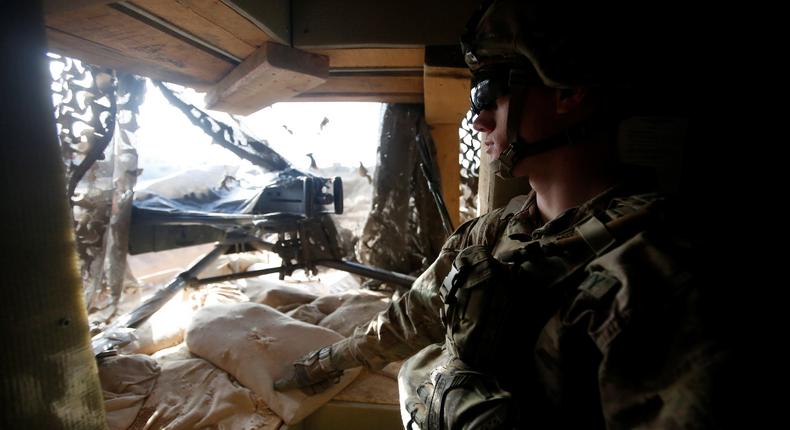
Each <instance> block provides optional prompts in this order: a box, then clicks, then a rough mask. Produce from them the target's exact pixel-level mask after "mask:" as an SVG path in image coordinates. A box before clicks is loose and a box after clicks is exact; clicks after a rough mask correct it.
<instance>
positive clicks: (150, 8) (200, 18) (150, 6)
mask: <svg viewBox="0 0 790 430" xmlns="http://www.w3.org/2000/svg"><path fill="white" fill-rule="evenodd" d="M131 3H132V4H134V5H135V6H137V7H139V8H141V9H144V10H145V11H147V12H149V13H151V14H153V15H156V16H157V17H159V18H161V19H163V20H164V21H167V22H168V23H170V24H172V25H174V26H176V27H178V28H180V29H182V30H184V31H186V32H187V33H189V34H192V35H194V36H195V37H197V38H199V39H201V40H203V41H205V42H207V43H209V44H211V45H213V46H216V47H217V48H220V49H222V50H224V51H227V52H229V53H231V54H233V55H235V56H236V57H239V58H242V59H244V58H247V57H248V56H249V55H250V54H252V52H253V51H255V48H257V45H256V46H253V45H250V44H248V43H246V42H245V41H243V40H241V39H239V38H238V37H236V35H234V34H233V33H231V32H230V31H229V30H228V29H225V28H223V27H220V26H219V25H217V24H216V23H214V22H213V21H212V19H211V18H213V17H214V16H217V15H214V16H204V15H201V14H200V13H199V10H196V9H193V8H192V7H190V5H189V3H190V2H189V1H186V0H176V1H173V0H133V1H132V2H131ZM222 8H224V11H223V10H222ZM217 9H218V13H223V12H224V13H226V14H227V13H231V14H235V15H236V16H238V14H236V12H235V11H234V10H232V9H230V8H228V7H227V6H225V5H224V4H222V3H220V8H217ZM239 18H240V19H241V20H243V21H246V20H244V18H242V17H240V16H239ZM250 25H252V24H250ZM256 30H257V29H256ZM257 31H259V32H260V33H263V32H262V31H260V30H257ZM264 35H265V34H264Z"/></svg>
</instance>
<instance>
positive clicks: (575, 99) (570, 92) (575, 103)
mask: <svg viewBox="0 0 790 430" xmlns="http://www.w3.org/2000/svg"><path fill="white" fill-rule="evenodd" d="M555 94H556V105H557V113H558V114H566V113H569V112H573V111H575V110H577V109H579V107H580V106H581V104H582V101H584V99H585V97H587V90H586V89H585V88H582V87H576V88H568V89H556V90H555Z"/></svg>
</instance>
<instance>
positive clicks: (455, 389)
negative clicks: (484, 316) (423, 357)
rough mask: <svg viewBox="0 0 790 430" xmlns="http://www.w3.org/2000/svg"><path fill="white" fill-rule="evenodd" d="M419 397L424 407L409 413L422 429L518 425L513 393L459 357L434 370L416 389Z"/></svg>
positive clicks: (420, 406) (444, 429) (413, 405)
mask: <svg viewBox="0 0 790 430" xmlns="http://www.w3.org/2000/svg"><path fill="white" fill-rule="evenodd" d="M417 395H418V396H419V398H420V400H421V401H422V404H418V403H416V402H415V404H412V405H410V408H409V413H410V415H411V418H412V422H413V423H414V424H417V426H418V427H419V428H420V429H423V430H427V429H430V430H433V429H436V430H447V429H478V428H513V427H514V426H515V423H514V421H513V420H514V414H513V411H512V410H511V395H510V393H508V392H507V391H505V390H503V389H502V388H501V387H500V385H499V383H498V382H497V380H496V378H495V377H493V376H491V375H488V374H484V373H480V372H476V371H474V370H472V369H470V368H469V367H468V366H467V365H465V364H464V363H463V362H462V361H461V360H458V359H457V358H451V359H450V361H449V362H448V363H446V364H445V365H443V366H439V367H437V368H435V369H434V370H433V371H432V372H431V375H430V379H429V380H428V381H425V382H424V383H423V384H422V385H421V386H419V387H418V388H417ZM409 426H411V423H410V425H409Z"/></svg>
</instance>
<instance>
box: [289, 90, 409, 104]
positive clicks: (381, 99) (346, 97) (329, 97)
mask: <svg viewBox="0 0 790 430" xmlns="http://www.w3.org/2000/svg"><path fill="white" fill-rule="evenodd" d="M285 101H286V102H372V103H416V104H421V103H422V93H319V94H315V93H311V92H309V91H308V92H306V93H302V94H299V95H298V96H296V97H294V98H292V99H290V100H285Z"/></svg>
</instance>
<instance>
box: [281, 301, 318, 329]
mask: <svg viewBox="0 0 790 430" xmlns="http://www.w3.org/2000/svg"><path fill="white" fill-rule="evenodd" d="M286 315H288V316H289V317H291V318H293V319H297V320H299V321H302V322H306V323H308V324H318V323H320V322H321V320H322V319H324V318H326V315H325V314H324V313H323V312H321V311H320V310H318V307H317V306H316V305H314V304H312V303H305V304H303V305H299V307H298V308H296V309H294V310H292V311H288V312H286Z"/></svg>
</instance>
